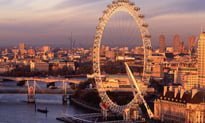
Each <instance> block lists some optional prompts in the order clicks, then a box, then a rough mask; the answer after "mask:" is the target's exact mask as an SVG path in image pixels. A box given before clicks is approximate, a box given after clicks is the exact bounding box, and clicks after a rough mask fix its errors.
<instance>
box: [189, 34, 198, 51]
mask: <svg viewBox="0 0 205 123" xmlns="http://www.w3.org/2000/svg"><path fill="white" fill-rule="evenodd" d="M195 45H196V37H195V36H191V37H189V39H188V50H189V51H190V52H192V51H193V50H194V47H195Z"/></svg>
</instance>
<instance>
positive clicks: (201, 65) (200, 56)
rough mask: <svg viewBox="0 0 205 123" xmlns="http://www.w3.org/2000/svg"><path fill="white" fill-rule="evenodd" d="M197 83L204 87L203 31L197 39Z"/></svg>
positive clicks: (204, 45) (204, 37)
mask: <svg viewBox="0 0 205 123" xmlns="http://www.w3.org/2000/svg"><path fill="white" fill-rule="evenodd" d="M198 84H199V87H200V88H205V32H202V33H201V34H200V36H199V41H198Z"/></svg>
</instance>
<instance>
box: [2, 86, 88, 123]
mask: <svg viewBox="0 0 205 123" xmlns="http://www.w3.org/2000/svg"><path fill="white" fill-rule="evenodd" d="M4 86H9V87H14V86H16V84H14V83H3V84H1V85H0V88H3V87H4ZM26 100H27V95H26V94H0V123H62V122H60V121H57V120H56V118H57V117H60V116H62V114H64V113H67V114H70V115H74V114H82V113H89V111H88V110H85V109H82V108H80V107H78V106H75V105H73V104H70V103H69V102H68V104H67V105H62V95H55V94H52V95H49V94H44V95H36V108H37V109H45V108H47V109H48V111H49V112H48V114H47V116H46V115H45V114H42V113H39V112H35V105H34V104H28V103H27V102H26Z"/></svg>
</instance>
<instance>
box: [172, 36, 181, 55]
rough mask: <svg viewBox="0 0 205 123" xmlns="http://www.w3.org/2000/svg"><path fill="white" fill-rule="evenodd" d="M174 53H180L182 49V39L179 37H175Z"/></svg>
mask: <svg viewBox="0 0 205 123" xmlns="http://www.w3.org/2000/svg"><path fill="white" fill-rule="evenodd" d="M173 48H174V52H179V51H180V48H181V39H180V36H179V35H175V36H174V39H173Z"/></svg>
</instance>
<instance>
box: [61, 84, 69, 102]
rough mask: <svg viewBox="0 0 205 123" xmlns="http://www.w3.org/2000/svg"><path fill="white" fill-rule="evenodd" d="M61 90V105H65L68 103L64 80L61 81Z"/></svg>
mask: <svg viewBox="0 0 205 123" xmlns="http://www.w3.org/2000/svg"><path fill="white" fill-rule="evenodd" d="M63 90H64V93H63V96H62V103H63V105H66V104H67V103H68V94H67V83H65V82H64V81H63Z"/></svg>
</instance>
